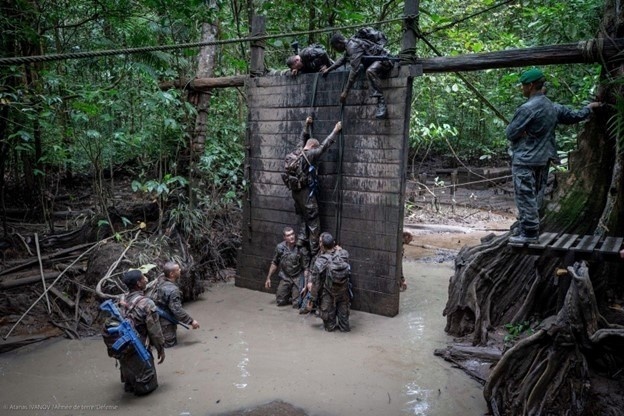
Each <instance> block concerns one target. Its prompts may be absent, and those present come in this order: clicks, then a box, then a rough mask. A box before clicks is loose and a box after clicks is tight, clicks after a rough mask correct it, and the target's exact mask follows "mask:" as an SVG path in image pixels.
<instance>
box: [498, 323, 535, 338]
mask: <svg viewBox="0 0 624 416" xmlns="http://www.w3.org/2000/svg"><path fill="white" fill-rule="evenodd" d="M505 329H506V330H507V335H505V338H504V341H505V343H509V342H513V341H515V340H516V339H518V337H519V336H520V335H522V334H523V333H524V332H525V331H526V332H527V334H529V335H530V334H533V333H534V332H535V331H534V330H533V329H532V328H531V324H530V322H529V321H524V322H520V323H517V324H505Z"/></svg>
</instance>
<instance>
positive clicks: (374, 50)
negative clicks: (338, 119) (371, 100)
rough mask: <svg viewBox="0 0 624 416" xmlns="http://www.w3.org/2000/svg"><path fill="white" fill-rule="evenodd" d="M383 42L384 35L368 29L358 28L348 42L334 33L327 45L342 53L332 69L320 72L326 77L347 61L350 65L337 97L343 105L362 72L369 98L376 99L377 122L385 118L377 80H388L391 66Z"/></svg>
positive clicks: (381, 94) (384, 100) (385, 114)
mask: <svg viewBox="0 0 624 416" xmlns="http://www.w3.org/2000/svg"><path fill="white" fill-rule="evenodd" d="M386 42H387V39H386V35H384V34H383V33H382V32H379V31H377V30H375V29H372V28H364V29H360V30H359V31H358V32H357V33H356V34H355V35H354V36H352V37H350V38H349V39H346V38H345V37H344V36H343V35H341V34H340V33H335V34H334V35H333V36H332V38H331V40H330V41H329V43H330V44H331V46H332V48H334V49H335V50H337V51H338V52H344V54H343V56H342V57H341V58H339V59H338V60H337V61H336V62H334V64H333V65H332V66H330V67H329V68H327V69H325V70H324V71H323V75H326V74H327V73H329V72H331V71H333V70H335V69H337V68H338V67H340V66H342V65H344V64H346V63H347V62H349V63H350V65H351V71H350V72H349V79H348V81H347V84H346V85H345V87H344V89H343V90H342V93H341V94H340V102H341V103H343V104H344V103H345V101H346V100H347V95H349V90H350V89H351V87H352V86H353V83H354V82H355V79H356V77H357V76H358V74H359V73H360V71H361V70H363V69H364V70H365V71H366V78H367V79H368V83H369V85H368V88H369V90H370V95H371V97H376V98H377V111H376V113H375V118H379V119H382V118H386V117H387V115H388V109H387V107H386V99H385V97H384V94H383V92H382V90H381V79H383V78H387V77H388V75H389V73H390V70H392V66H393V63H392V59H389V58H390V53H389V52H388V50H387V49H385V48H384V45H385V44H386ZM375 58H377V59H375ZM395 59H396V58H395Z"/></svg>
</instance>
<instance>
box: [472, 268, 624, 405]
mask: <svg viewBox="0 0 624 416" xmlns="http://www.w3.org/2000/svg"><path fill="white" fill-rule="evenodd" d="M568 271H569V273H570V274H571V276H572V284H571V285H570V287H569V289H568V292H567V294H566V298H565V302H564V305H563V307H562V308H561V310H560V311H559V313H558V314H557V315H556V316H555V317H551V318H549V319H546V320H545V321H544V322H543V323H542V325H541V326H540V328H539V329H538V331H537V332H536V333H534V334H533V335H530V336H529V337H527V338H525V339H522V340H520V341H519V342H518V343H517V344H516V345H514V346H513V347H512V348H510V349H509V350H508V351H507V352H505V354H504V355H503V356H502V358H501V359H500V361H499V362H498V363H497V364H496V366H495V367H494V369H493V370H492V372H491V374H490V378H489V379H488V381H487V383H486V384H485V388H484V396H485V399H486V401H487V402H488V406H489V408H490V411H491V412H492V414H493V415H494V416H499V415H550V414H554V415H559V414H566V415H585V414H587V413H585V412H586V411H587V408H588V405H589V403H590V401H591V400H590V397H591V387H592V383H591V373H592V370H591V369H590V364H591V363H592V362H594V361H595V360H594V357H596V356H599V357H600V358H601V359H606V360H608V362H610V363H611V364H612V365H616V366H619V367H621V366H622V364H623V363H624V359H623V358H622V357H621V354H619V355H615V354H614V353H615V352H616V351H621V348H620V347H621V346H622V345H623V344H624V329H622V328H619V327H617V328H614V327H611V326H609V325H608V323H606V321H605V320H604V318H602V317H601V316H600V313H599V312H598V306H597V303H596V298H595V296H594V292H593V287H592V284H591V281H590V279H589V273H588V270H587V267H586V266H585V264H584V263H580V264H579V263H576V264H575V265H574V267H570V268H568ZM605 325H606V326H607V327H606V328H601V327H602V326H605ZM614 347H615V348H614ZM610 350H611V351H613V353H609V351H610ZM605 355H607V356H606V357H605ZM616 368H617V367H616ZM603 410H604V409H603ZM605 411H608V410H605Z"/></svg>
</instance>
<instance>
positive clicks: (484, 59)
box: [416, 39, 624, 73]
mask: <svg viewBox="0 0 624 416" xmlns="http://www.w3.org/2000/svg"><path fill="white" fill-rule="evenodd" d="M622 48H624V39H610V40H605V42H604V45H603V46H602V48H601V49H600V48H599V47H598V44H597V43H596V42H589V41H588V42H579V43H568V44H562V45H548V46H537V47H535V48H525V49H509V50H505V51H498V52H487V53H474V54H465V55H458V56H442V57H437V58H427V59H418V60H417V61H416V63H418V64H421V65H422V66H423V72H424V73H435V72H453V71H479V70H483V69H492V68H512V67H517V66H532V65H557V64H581V63H595V62H602V60H603V59H604V61H608V60H609V59H610V58H614V57H616V55H618V54H620V52H621V51H622ZM619 59H624V56H623V55H622V54H620V57H619Z"/></svg>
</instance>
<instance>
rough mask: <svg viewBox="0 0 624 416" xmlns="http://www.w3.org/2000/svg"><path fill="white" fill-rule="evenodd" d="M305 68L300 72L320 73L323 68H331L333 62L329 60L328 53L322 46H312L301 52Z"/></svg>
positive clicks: (300, 55)
mask: <svg viewBox="0 0 624 416" xmlns="http://www.w3.org/2000/svg"><path fill="white" fill-rule="evenodd" d="M299 57H300V58H301V63H302V64H303V68H301V69H300V70H299V72H300V73H302V74H308V73H314V72H319V71H320V70H321V68H322V67H324V66H325V67H330V66H331V65H332V64H333V61H332V60H331V59H329V55H327V51H325V48H324V47H323V46H322V45H317V44H314V45H310V46H307V47H305V48H303V49H302V50H301V51H300V52H299Z"/></svg>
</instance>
